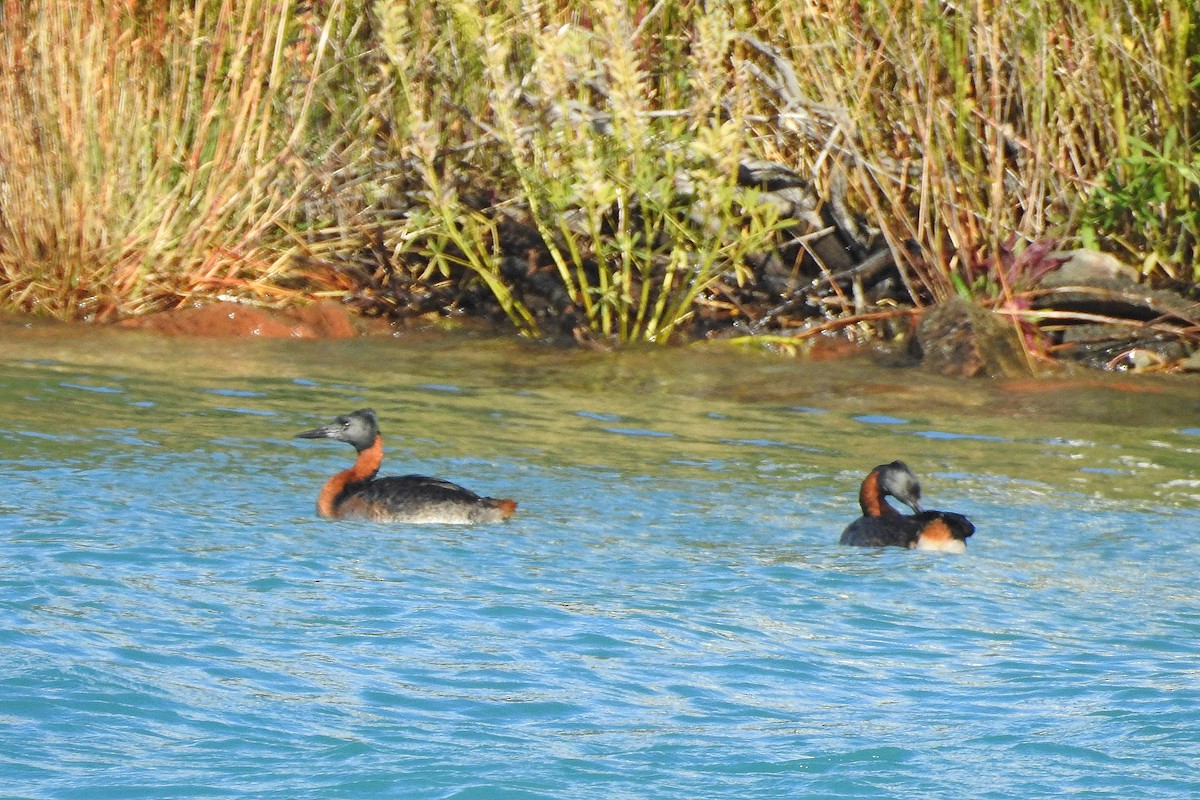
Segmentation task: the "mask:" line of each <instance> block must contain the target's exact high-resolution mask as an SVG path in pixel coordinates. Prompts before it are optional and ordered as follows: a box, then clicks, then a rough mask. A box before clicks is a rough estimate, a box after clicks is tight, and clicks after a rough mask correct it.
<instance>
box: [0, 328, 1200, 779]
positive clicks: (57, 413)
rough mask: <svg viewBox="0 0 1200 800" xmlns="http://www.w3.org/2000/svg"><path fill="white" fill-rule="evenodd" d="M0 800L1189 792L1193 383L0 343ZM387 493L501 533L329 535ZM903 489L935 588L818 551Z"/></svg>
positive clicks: (575, 354)
mask: <svg viewBox="0 0 1200 800" xmlns="http://www.w3.org/2000/svg"><path fill="white" fill-rule="evenodd" d="M0 337H2V341H3V345H2V346H3V351H2V352H0V414H2V416H0V419H2V420H3V422H0V481H2V485H4V486H5V487H6V490H5V492H4V493H3V495H0V526H2V528H3V530H4V538H3V554H4V560H5V562H6V565H7V567H8V569H7V570H6V571H5V575H4V576H3V577H2V578H0V615H2V617H0V619H2V622H0V632H2V633H0V635H2V636H3V640H4V641H3V645H4V646H3V648H0V680H3V686H4V693H3V695H2V698H3V699H0V719H2V720H3V722H4V726H3V729H2V730H3V731H4V732H3V733H0V739H2V740H3V741H2V742H0V784H2V785H3V786H5V787H7V788H6V790H5V791H4V792H0V794H3V796H5V797H8V796H12V797H87V798H95V797H122V798H124V797H167V796H170V797H228V796H236V797H278V798H295V797H355V798H357V797H416V798H424V797H429V798H440V797H455V798H471V797H478V798H498V797H499V798H504V797H512V798H526V797H529V798H534V797H555V798H558V797H572V798H573V797H578V798H592V797H595V796H596V795H597V794H599V793H603V794H605V795H608V796H612V797H618V798H621V797H630V798H635V797H655V798H662V797H666V798H694V797H738V798H744V797H762V798H775V797H784V796H813V797H902V796H911V797H933V796H944V797H1014V796H1047V795H1050V794H1054V795H1057V794H1063V793H1066V792H1087V793H1089V794H1088V796H1093V797H1106V796H1112V797H1125V796H1128V795H1130V794H1133V795H1135V796H1146V797H1180V798H1184V797H1192V796H1195V795H1196V793H1197V792H1200V780H1197V779H1196V778H1195V777H1194V775H1193V773H1194V766H1193V765H1194V764H1195V763H1196V762H1197V756H1200V734H1198V733H1197V731H1198V730H1200V724H1198V723H1200V713H1198V712H1197V708H1198V706H1197V700H1198V699H1200V691H1198V687H1200V683H1198V682H1197V678H1198V677H1200V674H1198V668H1197V667H1196V664H1197V656H1200V645H1198V644H1197V641H1198V639H1200V637H1198V636H1197V634H1198V633H1200V602H1198V601H1197V600H1196V599H1195V598H1196V592H1195V588H1194V586H1195V579H1194V577H1193V572H1194V569H1193V565H1194V564H1195V563H1196V562H1197V560H1198V558H1200V545H1197V543H1196V535H1195V531H1196V530H1197V527H1198V525H1197V523H1198V522H1200V514H1198V513H1197V510H1198V509H1200V483H1198V482H1197V480H1196V478H1195V470H1194V465H1195V463H1196V458H1197V450H1198V448H1200V384H1198V383H1197V381H1196V380H1195V379H1191V378H1161V379H1146V378H1140V379H1129V378H1123V377H1121V376H1100V375H1092V374H1087V375H1082V376H1077V378H1076V379H1073V380H1071V381H1057V382H1047V381H1042V382H1023V383H1021V384H1015V383H1014V384H1002V383H993V382H968V383H964V382H954V381H945V380H941V379H938V378H934V377H931V376H928V375H924V374H923V373H920V372H916V371H909V370H892V369H886V368H880V367H877V366H873V365H871V364H869V363H833V364H831V363H819V364H813V363H806V362H803V361H795V360H788V359H781V358H777V357H774V356H765V355H753V354H747V353H729V352H724V351H718V350H706V349H692V350H672V351H651V352H625V353H618V354H599V353H590V352H579V351H560V350H552V349H547V348H543V347H539V346H535V345H529V344H519V343H513V342H506V341H496V340H487V339H472V338H464V337H422V336H410V337H407V338H404V339H399V340H392V339H387V340H369V341H365V340H364V341H353V342H298V341H297V342H271V341H261V342H255V341H252V342H240V341H237V342H213V341H196V340H174V339H162V338H157V337H153V336H148V335H143V334H138V333H132V332H118V331H89V332H88V335H86V336H83V337H81V336H80V332H79V330H78V329H71V328H58V327H54V326H42V327H38V328H34V329H27V328H23V327H21V326H20V325H13V324H11V323H10V324H8V325H7V327H0ZM367 405H369V406H372V407H374V408H375V409H376V410H377V412H378V413H379V416H380V420H381V425H382V428H383V434H384V437H385V442H386V447H387V452H386V455H385V462H384V470H383V472H384V473H386V474H403V473H408V472H422V473H426V474H435V475H438V476H441V477H446V478H449V479H452V480H455V481H458V482H460V483H463V484H465V485H467V486H468V487H470V488H473V489H476V490H477V491H480V492H483V493H487V494H491V495H493V496H504V497H513V498H516V499H517V500H518V501H519V502H520V510H519V513H518V516H517V517H516V518H514V520H513V521H511V522H510V523H508V524H504V525H495V526H485V527H480V528H471V529H461V528H452V527H440V526H433V527H406V526H384V525H376V524H369V523H329V522H324V521H321V520H318V519H316V518H315V517H314V516H313V501H314V498H315V494H316V490H317V488H318V487H319V486H320V484H321V482H322V481H323V480H324V478H325V477H327V476H328V475H329V474H331V473H332V472H334V471H337V470H339V469H341V468H343V467H344V466H345V465H346V464H348V463H349V461H350V456H351V452H350V449H349V448H346V447H344V446H338V445H336V444H333V443H313V442H309V441H298V440H295V439H293V438H292V437H293V435H294V434H295V433H296V432H299V431H300V430H304V429H306V428H309V427H312V426H313V425H315V424H317V423H321V422H324V421H327V420H328V419H329V418H332V417H333V416H334V415H336V414H338V413H343V412H345V411H349V410H352V409H354V408H359V407H362V406H367ZM894 458H903V459H904V460H906V461H907V462H908V463H909V464H910V465H912V466H913V467H914V468H915V469H916V470H917V471H918V473H920V474H921V475H922V478H923V484H924V488H925V495H926V499H927V504H928V505H930V506H933V507H938V508H945V509H949V510H955V511H960V512H963V513H966V514H968V515H969V516H971V518H972V519H973V520H974V521H975V523H976V525H977V528H978V533H977V535H976V536H975V537H974V538H973V539H972V540H971V543H970V550H969V552H968V553H967V554H966V555H965V556H962V557H946V556H936V555H930V554H921V553H911V552H901V551H894V550H889V551H886V552H878V551H860V550H853V549H847V548H841V547H838V546H837V545H836V544H835V543H836V541H837V537H838V534H839V532H840V530H841V528H842V527H843V526H844V525H845V524H846V522H848V521H849V520H850V519H852V518H853V517H854V516H856V515H857V510H856V493H857V488H858V483H859V481H860V480H861V477H862V475H863V473H864V472H865V471H866V470H867V469H869V468H870V467H871V466H873V465H875V464H877V463H880V462H882V461H888V460H891V459H894Z"/></svg>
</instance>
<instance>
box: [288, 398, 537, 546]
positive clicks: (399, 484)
mask: <svg viewBox="0 0 1200 800" xmlns="http://www.w3.org/2000/svg"><path fill="white" fill-rule="evenodd" d="M296 438H298V439H336V440H337V441H339V442H348V443H349V444H352V445H354V449H355V450H357V451H358V459H357V460H356V461H355V462H354V466H353V467H351V468H350V469H347V470H343V471H342V472H339V473H338V474H337V475H334V476H333V477H332V478H330V479H329V480H328V481H327V482H326V483H325V486H324V487H323V488H322V489H321V493H320V494H319V495H317V514H318V515H320V516H322V517H339V518H341V517H355V518H358V519H370V520H376V521H378V522H429V523H445V524H451V525H464V524H468V523H472V522H499V521H500V520H505V519H508V518H509V517H511V516H512V515H513V512H514V511H516V510H517V504H516V501H514V500H497V499H495V498H493V497H480V496H479V495H477V494H475V493H474V492H472V491H469V490H467V489H464V488H463V487H461V486H458V485H457V484H453V483H450V482H449V481H443V480H439V479H437V478H426V477H424V476H423V475H405V476H403V477H399V478H376V477H375V473H376V472H378V471H379V465H380V464H381V463H382V462H383V437H381V436H380V435H379V423H378V421H377V420H376V419H375V412H374V411H373V410H371V409H369V408H361V409H359V410H358V411H355V412H353V413H351V414H346V415H344V416H341V417H338V418H337V419H335V420H334V421H333V422H331V423H329V424H328V425H325V426H323V427H320V428H315V429H313V430H311V431H305V432H304V433H298V434H296Z"/></svg>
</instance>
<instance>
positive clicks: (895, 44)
mask: <svg viewBox="0 0 1200 800" xmlns="http://www.w3.org/2000/svg"><path fill="white" fill-rule="evenodd" d="M71 5H72V10H71V12H70V13H67V11H66V10H64V7H63V4H61V3H55V2H50V0H28V2H23V3H20V4H13V3H7V4H3V3H0V13H2V14H3V15H4V17H5V19H4V31H3V33H2V34H0V278H3V283H2V284H0V303H2V304H4V305H6V306H9V307H17V308H24V309H40V310H42V311H45V312H47V313H52V314H55V315H58V316H63V317H79V316H104V315H105V314H130V313H140V312H142V311H145V310H149V309H152V308H157V307H161V306H163V305H166V304H170V303H176V302H179V301H180V300H181V299H184V298H187V297H191V296H203V295H212V294H219V293H229V294H240V295H253V296H256V297H258V298H259V299H260V300H262V301H264V302H286V301H287V300H288V298H290V297H292V296H293V295H294V293H295V292H296V291H299V289H300V288H304V289H305V290H306V291H320V290H322V289H323V288H324V289H325V290H327V291H329V292H334V291H342V290H343V289H344V287H347V286H351V285H355V284H363V283H365V284H367V285H379V283H380V281H381V280H382V279H381V278H380V277H379V274H378V273H379V272H380V271H381V270H382V271H384V272H386V273H387V275H388V276H390V277H389V280H394V282H395V284H396V285H400V286H413V285H436V286H445V285H447V284H451V283H462V284H464V285H467V284H474V285H477V286H479V287H481V288H482V290H483V291H485V292H486V293H488V294H489V295H490V296H493V297H494V298H495V299H496V301H497V303H498V304H499V306H500V307H501V308H502V309H503V311H504V313H506V314H507V316H508V318H509V319H510V320H511V321H512V323H513V324H514V325H515V326H516V327H517V328H518V329H520V330H523V331H525V332H527V333H530V334H533V335H537V334H539V333H542V332H544V329H545V328H546V327H547V326H548V325H550V324H553V323H554V322H555V320H551V319H548V317H547V314H558V315H560V316H561V315H567V316H570V317H571V323H570V324H571V325H572V326H575V327H576V328H577V331H578V332H579V333H580V335H583V336H587V337H598V338H603V339H607V340H612V341H637V340H652V341H659V342H662V341H668V340H670V339H671V338H672V337H673V336H675V335H677V334H678V332H679V331H680V330H681V329H683V328H684V327H685V326H686V324H687V321H688V318H689V315H690V314H692V313H693V310H694V307H695V303H696V302H697V301H698V300H699V299H701V298H703V297H704V296H705V295H706V293H708V292H709V291H710V290H711V289H712V288H713V287H714V286H717V285H723V284H736V283H737V282H739V281H740V282H749V281H751V280H752V279H753V276H752V275H751V274H750V273H749V272H748V270H747V269H746V268H745V264H746V256H747V255H748V254H750V253H752V252H755V251H758V250H762V249H765V248H767V247H768V246H769V244H770V241H771V238H772V236H773V235H774V234H775V233H776V231H777V229H778V220H777V219H776V217H775V216H774V214H775V212H774V211H773V210H772V209H773V206H771V205H769V204H766V203H764V202H763V201H762V198H761V197H760V196H759V195H758V194H757V193H756V192H754V191H752V190H748V189H745V188H743V187H739V186H738V185H737V182H736V180H735V175H736V171H737V170H736V165H737V162H738V161H739V160H740V159H743V158H751V157H765V158H768V159H772V160H776V161H779V162H781V163H783V164H786V165H788V166H790V167H791V168H793V169H794V170H795V171H796V172H798V173H799V174H800V175H802V176H804V177H806V178H810V179H811V180H812V182H813V184H814V186H815V187H817V189H818V191H819V192H821V193H822V194H823V195H824V196H826V197H833V196H836V195H838V194H839V193H840V188H839V187H845V188H846V193H845V199H846V202H847V204H848V205H849V206H850V207H851V208H853V209H858V210H859V211H861V212H862V213H863V214H864V215H865V217H866V218H867V221H868V222H869V224H870V225H872V226H873V227H876V228H877V229H879V230H880V231H882V234H883V236H884V237H885V239H886V241H887V242H888V243H889V244H890V246H891V248H892V250H893V253H894V255H895V256H896V258H897V260H898V261H899V263H900V268H901V277H902V279H903V280H904V283H905V285H906V286H907V288H908V291H909V294H910V295H911V299H912V300H913V301H914V302H918V303H923V302H928V301H930V300H936V299H939V298H943V297H946V296H949V295H951V294H954V293H959V294H965V295H968V296H973V297H980V298H983V299H986V300H988V301H989V302H990V301H993V300H996V299H1000V300H1002V299H1003V298H1004V297H1006V296H1008V294H1009V293H1010V291H1011V290H1012V288H1013V287H1011V286H1009V285H1008V283H1007V282H1008V281H1009V280H1010V279H1011V276H1010V275H1008V274H1006V273H1005V271H1003V270H998V269H995V265H997V264H999V263H1001V261H1002V259H1003V256H1004V254H1005V253H1010V252H1011V251H1012V250H1013V249H1017V250H1019V249H1020V248H1021V247H1022V246H1023V244H1025V243H1030V242H1035V241H1038V240H1042V239H1046V238H1057V239H1060V240H1062V241H1063V242H1064V244H1065V245H1070V244H1073V243H1077V242H1078V241H1080V240H1081V236H1086V237H1087V240H1088V241H1089V242H1093V243H1096V244H1098V245H1102V246H1105V247H1108V248H1110V249H1114V250H1116V251H1117V252H1118V253H1119V254H1120V255H1122V256H1123V257H1125V258H1127V259H1131V260H1135V261H1137V262H1138V263H1140V264H1142V265H1143V267H1144V269H1145V270H1146V272H1147V274H1149V275H1152V276H1153V275H1173V276H1180V277H1188V278H1192V279H1195V278H1196V277H1198V275H1197V270H1198V269H1200V266H1198V265H1197V264H1196V259H1195V257H1196V220H1197V216H1198V212H1197V208H1200V197H1198V194H1197V188H1196V187H1197V181H1196V180H1195V178H1194V174H1195V173H1194V169H1195V165H1196V164H1197V153H1198V152H1200V125H1198V121H1197V113H1198V109H1200V79H1198V77H1197V76H1198V75H1200V62H1198V61H1197V59H1196V54H1197V53H1198V52H1200V24H1198V23H1200V13H1198V12H1197V10H1196V8H1195V7H1194V4H1192V3H1190V2H1186V1H1185V0H1138V1H1137V2H1134V3H1130V2H1127V1H1126V0H1081V2H1076V3H1069V4H1063V3H1054V2H1050V1H1049V0H1021V2H1016V3H995V2H987V0H974V2H968V3H966V4H950V3H945V2H938V1H937V0H892V1H891V2H880V1H879V0H807V1H806V2H801V3H775V4H768V3H763V2H760V0H743V1H742V2H732V3H724V4H719V3H718V4H702V3H696V2H688V1H687V0H666V1H665V2H662V3H656V4H625V3H618V2H615V0H572V2H565V1H563V0H560V1H559V2H548V3H526V2H520V0H495V2H490V3H487V4H479V3H474V2H468V0H448V2H444V3H443V2H439V3H433V2H427V1H424V2H422V1H421V0H410V1H409V2H402V1H401V0H380V1H379V2H373V3H369V4H364V0H331V1H330V2H328V3H322V4H316V5H311V6H310V5H303V6H301V5H292V4H290V3H288V2H270V1H269V0H247V2H239V3H234V2H232V0H194V2H193V3H192V4H190V5H187V6H185V5H184V4H181V3H164V4H129V3H125V2H118V1H117V0H82V2H79V3H75V4H71ZM1189 169H1190V170H1193V171H1192V172H1188V170H1189ZM1189 176H1193V177H1189ZM513 220H519V221H520V222H521V223H522V224H527V225H528V226H530V228H531V229H532V230H534V231H536V234H537V237H538V239H539V242H540V246H539V248H538V249H537V250H538V252H537V254H531V255H530V256H529V263H528V264H527V265H526V267H527V269H528V270H530V271H537V272H538V273H539V274H545V275H548V276H551V278H552V280H553V281H554V282H555V283H556V285H557V286H558V291H560V292H561V294H562V296H563V297H564V298H565V301H564V302H563V303H562V304H561V305H560V306H559V307H557V308H554V309H550V310H549V311H547V310H546V309H544V308H542V309H539V308H535V307H534V305H533V300H532V299H531V298H530V297H529V296H528V295H527V294H526V293H525V292H524V290H523V288H522V287H523V285H522V282H521V280H518V279H517V273H518V272H520V269H521V265H520V264H518V263H514V256H513V254H512V253H511V252H506V251H505V247H504V242H503V241H502V239H503V234H502V228H503V226H504V225H505V224H507V223H508V222H510V221H513ZM364 254H369V256H368V255H364ZM538 259H541V260H540V261H539V260H538ZM314 264H315V265H318V266H320V267H321V269H320V270H318V271H316V272H314V270H313V266H312V265H314ZM397 276H400V277H397ZM401 278H402V280H401ZM314 280H316V281H317V282H316V283H315V284H314V283H313V281H314ZM305 281H307V283H304V282H305ZM322 282H323V283H322Z"/></svg>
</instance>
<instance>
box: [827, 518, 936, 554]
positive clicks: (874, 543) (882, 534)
mask: <svg viewBox="0 0 1200 800" xmlns="http://www.w3.org/2000/svg"><path fill="white" fill-rule="evenodd" d="M919 532H920V525H918V524H916V523H915V522H914V521H913V519H912V517H905V516H901V515H899V514H895V515H888V516H886V517H859V518H858V519H856V520H854V522H851V523H850V524H849V525H847V526H846V530H844V531H842V538H841V540H840V543H841V544H849V545H856V546H858V547H909V546H911V544H912V543H913V542H914V541H916V538H917V534H918V533H919Z"/></svg>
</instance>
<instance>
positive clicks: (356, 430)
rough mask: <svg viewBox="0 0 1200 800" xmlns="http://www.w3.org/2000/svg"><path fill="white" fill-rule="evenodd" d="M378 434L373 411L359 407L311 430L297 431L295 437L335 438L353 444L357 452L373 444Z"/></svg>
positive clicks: (377, 425) (377, 424)
mask: <svg viewBox="0 0 1200 800" xmlns="http://www.w3.org/2000/svg"><path fill="white" fill-rule="evenodd" d="M378 435H379V422H378V421H377V420H376V419H375V412H374V410H372V409H370V408H360V409H359V410H358V411H353V412H351V413H349V414H343V415H342V416H340V417H338V418H337V419H335V420H334V421H333V422H331V423H329V424H328V425H322V426H321V427H320V428H313V429H312V430H311V431H305V432H304V433H297V434H296V438H297V439H336V440H337V441H339V442H347V443H349V444H352V445H354V449H355V450H358V451H359V452H361V451H363V450H366V449H367V448H368V447H370V446H371V445H373V444H375V437H377V436H378Z"/></svg>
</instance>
